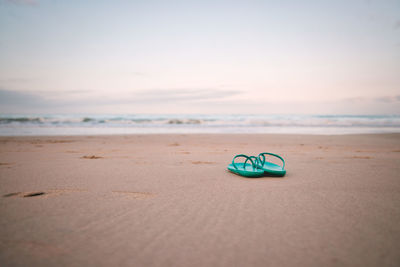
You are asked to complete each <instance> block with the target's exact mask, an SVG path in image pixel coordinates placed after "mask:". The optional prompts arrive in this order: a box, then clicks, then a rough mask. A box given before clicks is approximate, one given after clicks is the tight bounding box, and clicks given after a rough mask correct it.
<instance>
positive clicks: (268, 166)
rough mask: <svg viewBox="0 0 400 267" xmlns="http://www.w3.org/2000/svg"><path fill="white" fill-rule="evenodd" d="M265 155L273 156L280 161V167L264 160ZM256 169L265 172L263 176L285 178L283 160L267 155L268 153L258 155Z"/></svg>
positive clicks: (277, 156)
mask: <svg viewBox="0 0 400 267" xmlns="http://www.w3.org/2000/svg"><path fill="white" fill-rule="evenodd" d="M265 155H271V156H274V157H276V158H278V159H280V160H281V161H282V163H283V164H282V166H279V165H277V164H275V163H272V162H268V161H266V159H265ZM257 167H258V168H259V169H261V170H263V171H264V172H265V174H267V175H270V176H279V177H282V176H285V174H286V170H285V160H284V159H283V158H282V157H281V156H279V155H277V154H273V153H268V152H263V153H260V154H259V155H258V160H257Z"/></svg>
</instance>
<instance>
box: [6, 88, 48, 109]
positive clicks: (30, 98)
mask: <svg viewBox="0 0 400 267" xmlns="http://www.w3.org/2000/svg"><path fill="white" fill-rule="evenodd" d="M44 102H45V100H44V99H43V98H42V97H41V96H39V95H36V94H32V93H28V92H18V91H11V90H3V89H0V105H24V106H37V105H41V104H43V103H44Z"/></svg>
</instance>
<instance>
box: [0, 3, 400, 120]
mask: <svg viewBox="0 0 400 267" xmlns="http://www.w3.org/2000/svg"><path fill="white" fill-rule="evenodd" d="M0 113H1V114H39V113H41V114H69V113H71V114H76V113H86V114H87V113H90V114H137V113H141V114H143V113H155V114H169V113H170V114H192V113H196V114H210V113H212V114H237V113H242V114H243V113H244V114H400V0H396V1H390V0H387V1H386V0H369V1H367V0H360V1H356V0H353V1H352V0H344V1H341V0H336V1H324V0H318V1H286V0H280V1H278V0H276V1H266V0H265V1H253V0H243V1H234V0H231V1H218V0H214V1H208V0H203V1H200V0H199V1H190V0H187V1H174V0H171V1H167V0H161V1H153V0H143V1H120V0H113V1H103V0H95V1H92V0H87V1H81V0H0Z"/></svg>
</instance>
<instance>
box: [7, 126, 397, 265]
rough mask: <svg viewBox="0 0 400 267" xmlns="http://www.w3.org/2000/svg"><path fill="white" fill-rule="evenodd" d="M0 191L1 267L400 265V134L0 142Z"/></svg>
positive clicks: (11, 138) (111, 138)
mask: <svg viewBox="0 0 400 267" xmlns="http://www.w3.org/2000/svg"><path fill="white" fill-rule="evenodd" d="M260 152H273V153H277V154H280V155H281V156H283V157H284V158H285V159H286V163H287V165H286V166H287V168H286V169H287V175H286V176H285V177H284V178H268V177H267V178H259V179H246V178H242V177H240V176H237V175H235V174H232V173H230V172H228V171H227V170H226V167H227V165H228V164H229V163H230V162H231V160H232V157H233V156H234V155H235V154H239V153H244V154H247V155H257V154H258V153H260ZM0 194H1V195H0V215H1V216H0V265H1V266H400V253H399V251H400V134H379V135H342V136H339V135H338V136H318V135H315V136H313V135H262V134H260V135H257V134H254V135H222V134H221V135H218V134H217V135H212V134H209V135H207V134H204V135H178V134H176V135H167V134H165V135H126V136H78V137H71V136H69V137H62V136H57V137H0Z"/></svg>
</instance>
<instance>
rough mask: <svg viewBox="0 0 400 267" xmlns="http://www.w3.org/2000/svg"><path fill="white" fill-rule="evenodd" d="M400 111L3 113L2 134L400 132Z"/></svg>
mask: <svg viewBox="0 0 400 267" xmlns="http://www.w3.org/2000/svg"><path fill="white" fill-rule="evenodd" d="M398 132H400V115H276V114H274V115H259V114H257V115H251V114H250V115H249V114H248V115H243V114H242V115H237V114H231V115H201V114H197V115H196V114H191V115H182V114H172V115H154V114H152V115H144V114H129V115H90V114H80V115H7V114H2V115H0V135H1V136H26V135H28V136H29V135H102V134H156V133H157V134H158V133H277V134H324V135H326V134H334V135H337V134H360V133H398Z"/></svg>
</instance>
